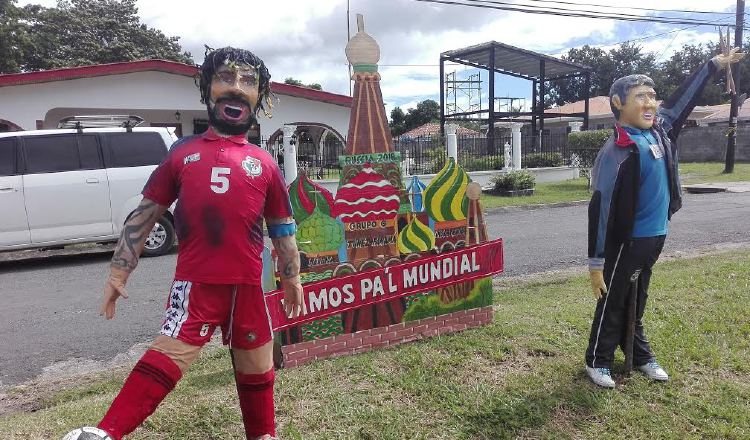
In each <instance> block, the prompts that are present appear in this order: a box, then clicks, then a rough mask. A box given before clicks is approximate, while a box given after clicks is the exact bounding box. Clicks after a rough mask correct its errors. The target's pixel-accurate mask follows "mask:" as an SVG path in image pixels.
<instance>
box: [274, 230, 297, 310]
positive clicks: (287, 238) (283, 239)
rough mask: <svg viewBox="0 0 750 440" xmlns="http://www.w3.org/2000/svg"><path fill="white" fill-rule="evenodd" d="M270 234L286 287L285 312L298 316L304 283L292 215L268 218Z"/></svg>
mask: <svg viewBox="0 0 750 440" xmlns="http://www.w3.org/2000/svg"><path fill="white" fill-rule="evenodd" d="M266 225H268V236H269V237H271V242H272V243H273V247H274V248H275V249H276V254H277V255H278V269H279V275H280V276H281V286H282V287H283V289H284V312H286V315H287V316H288V317H291V318H293V317H296V316H298V315H299V314H300V312H301V311H302V283H301V282H300V278H299V270H300V259H299V250H298V249H297V240H296V238H295V235H294V234H295V232H296V227H295V223H294V219H293V218H292V217H286V218H266Z"/></svg>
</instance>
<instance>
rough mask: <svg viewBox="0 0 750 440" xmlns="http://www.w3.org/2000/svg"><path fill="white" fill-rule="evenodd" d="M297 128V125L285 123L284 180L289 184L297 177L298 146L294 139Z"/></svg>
mask: <svg viewBox="0 0 750 440" xmlns="http://www.w3.org/2000/svg"><path fill="white" fill-rule="evenodd" d="M295 130H297V126H295V125H285V126H284V127H283V131H284V180H285V181H286V184H287V185H289V184H290V183H292V182H293V181H294V179H296V178H297V146H296V145H295V144H296V142H295V141H293V140H292V136H294V132H295Z"/></svg>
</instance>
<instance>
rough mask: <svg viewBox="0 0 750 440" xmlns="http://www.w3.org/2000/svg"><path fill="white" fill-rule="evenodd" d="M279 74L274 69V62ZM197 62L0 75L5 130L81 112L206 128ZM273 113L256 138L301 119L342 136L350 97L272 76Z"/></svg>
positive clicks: (308, 128)
mask: <svg viewBox="0 0 750 440" xmlns="http://www.w3.org/2000/svg"><path fill="white" fill-rule="evenodd" d="M270 70H271V73H272V74H273V67H271V69H270ZM197 71H198V70H197V68H196V67H195V66H193V65H188V64H182V63H177V62H173V61H165V60H142V61H131V62H122V63H112V64H101V65H93V66H81V67H72V68H64V69H55V70H47V71H40V72H26V73H16V74H6V75H0V131H15V130H34V129H48V128H56V127H57V126H58V123H59V122H60V120H62V119H63V118H66V117H70V116H78V115H113V114H117V115H123V114H126V115H136V116H140V117H141V118H143V119H144V123H143V124H142V125H143V126H166V127H173V128H174V129H175V131H176V133H177V134H178V135H191V134H194V133H200V132H202V131H203V130H205V129H206V128H207V125H208V115H207V113H206V107H205V105H204V104H201V102H200V93H199V91H198V88H197V86H196V84H195V75H196V74H197ZM271 89H272V90H273V92H274V94H275V95H276V98H277V100H276V101H275V102H274V106H273V109H272V110H271V111H272V113H273V118H272V119H269V118H267V117H265V116H264V115H263V114H262V113H261V114H260V115H259V118H258V122H259V126H258V127H255V130H254V132H253V133H251V135H250V136H251V137H254V138H260V139H264V140H269V141H271V142H273V141H275V139H277V138H278V137H279V136H281V128H282V126H284V125H287V124H291V125H296V126H297V130H298V132H299V133H302V132H304V135H305V137H306V138H308V139H309V138H312V139H313V141H317V142H320V141H321V140H324V139H325V138H326V137H327V136H328V135H329V134H331V135H333V136H335V137H337V138H338V139H340V140H342V141H343V138H344V136H346V132H347V128H348V126H349V114H350V112H351V106H352V98H351V97H349V96H345V95H339V94H335V93H329V92H324V91H320V90H314V89H310V88H306V87H298V86H293V85H289V84H282V83H276V82H272V84H271Z"/></svg>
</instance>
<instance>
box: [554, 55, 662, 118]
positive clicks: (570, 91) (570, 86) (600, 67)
mask: <svg viewBox="0 0 750 440" xmlns="http://www.w3.org/2000/svg"><path fill="white" fill-rule="evenodd" d="M562 58H563V59H564V60H567V61H571V62H574V63H577V64H582V65H584V66H588V67H591V71H592V74H591V87H590V89H589V93H590V96H606V95H609V88H610V86H611V85H612V83H613V82H614V81H615V80H616V79H617V78H620V77H623V76H625V75H630V74H633V73H643V74H646V75H649V76H650V77H651V78H653V79H654V82H655V83H656V85H657V87H656V91H657V93H659V92H660V90H659V88H660V85H661V83H662V74H661V73H660V70H659V66H658V64H657V62H656V57H655V56H654V55H653V54H650V53H645V52H643V50H642V48H641V47H640V46H637V45H635V44H633V43H623V44H621V45H620V46H618V47H615V48H612V49H610V50H609V51H608V52H605V51H604V50H602V49H600V48H598V47H592V46H588V45H585V46H583V47H581V48H580V49H576V48H573V49H570V50H569V51H568V54H567V55H564V56H563V57H562ZM584 92H585V79H584V77H576V78H569V79H564V80H557V81H552V82H551V83H550V86H549V91H548V93H547V99H546V104H547V106H548V107H550V106H552V105H563V104H565V103H569V102H575V101H580V100H581V99H584V97H585V93H584Z"/></svg>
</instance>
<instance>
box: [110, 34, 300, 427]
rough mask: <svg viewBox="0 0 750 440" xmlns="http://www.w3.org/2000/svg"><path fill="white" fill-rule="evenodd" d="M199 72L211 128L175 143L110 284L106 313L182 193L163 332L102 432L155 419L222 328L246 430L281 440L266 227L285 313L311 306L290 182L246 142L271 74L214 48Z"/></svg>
mask: <svg viewBox="0 0 750 440" xmlns="http://www.w3.org/2000/svg"><path fill="white" fill-rule="evenodd" d="M207 52H208V53H207V54H206V57H205V60H204V62H203V64H202V66H201V67H200V69H199V74H198V75H199V76H198V78H197V79H196V82H197V83H198V86H199V88H200V93H201V101H202V102H204V103H205V104H206V107H207V110H208V115H209V120H210V127H209V129H208V131H206V132H205V133H203V134H199V135H195V136H191V137H187V138H183V139H180V140H178V141H177V142H176V143H175V144H174V145H173V146H172V148H171V149H170V152H169V154H168V155H167V157H166V158H165V159H164V161H163V162H162V163H161V164H160V165H159V167H157V168H156V170H154V172H153V174H152V175H151V178H150V179H149V181H148V183H147V184H146V186H145V188H144V190H143V201H142V202H141V204H140V206H139V207H138V209H136V211H135V212H134V213H133V215H132V216H131V217H130V219H129V220H128V221H127V223H126V224H125V226H124V228H123V232H122V236H121V237H120V240H119V242H118V244H117V247H116V249H115V252H114V255H113V257H112V263H111V266H110V275H109V278H108V280H107V281H106V284H105V287H104V299H103V303H102V307H101V314H102V315H104V316H105V317H106V318H107V319H112V318H113V317H114V315H115V307H116V302H117V300H118V299H119V298H120V297H123V298H127V297H128V295H127V293H126V291H125V284H126V282H127V280H128V277H129V276H130V274H131V273H132V271H133V270H134V269H135V268H136V266H137V264H138V259H139V256H140V254H141V251H142V250H143V247H144V242H145V240H146V237H147V236H148V234H149V232H150V231H151V229H152V227H153V225H154V223H155V221H156V220H157V219H158V218H159V217H160V216H161V215H162V214H163V213H164V212H165V211H166V210H167V208H168V207H169V206H170V205H171V204H172V203H173V202H174V201H175V200H177V207H176V209H175V223H176V229H177V235H178V238H179V242H180V246H179V251H178V255H177V267H176V271H175V278H174V283H173V284H172V288H171V291H170V292H169V299H168V301H167V309H166V315H165V319H164V323H163V324H162V327H161V334H160V335H159V336H157V337H156V339H155V341H154V342H153V344H152V345H151V346H150V348H149V349H148V350H147V351H146V353H145V354H144V355H143V357H142V358H141V359H140V360H139V361H138V363H137V364H136V365H135V367H134V368H133V371H132V372H131V373H130V376H129V377H128V378H127V380H126V381H125V384H124V385H123V387H122V389H121V390H120V393H119V394H118V395H117V397H116V398H115V400H114V402H112V405H111V406H110V408H109V410H108V411H107V413H106V414H105V416H104V418H103V419H102V420H101V422H99V424H98V428H99V429H101V430H104V431H106V432H107V433H108V434H109V436H110V437H112V438H114V439H118V440H119V439H120V438H122V437H123V436H124V435H127V434H129V433H130V432H132V431H133V430H135V429H136V428H137V427H138V426H139V425H140V424H141V423H142V422H143V421H144V420H145V419H146V418H147V417H148V416H149V415H151V414H152V413H153V412H154V411H155V410H156V408H157V406H158V405H159V404H160V403H161V401H162V400H163V399H164V397H166V395H167V394H169V392H171V391H172V389H173V388H174V387H175V385H176V384H177V382H178V381H179V380H180V378H181V377H182V375H183V374H184V373H185V371H186V370H187V369H188V367H189V366H190V365H191V363H192V362H193V361H194V360H195V359H196V358H197V356H198V354H199V352H200V350H201V347H202V346H203V345H204V344H206V343H207V342H208V341H209V340H210V338H211V336H212V335H213V333H214V330H215V329H216V328H217V327H220V328H221V330H222V334H223V342H224V344H227V345H229V349H230V353H231V356H232V364H233V366H234V374H235V381H236V384H237V393H238V395H239V401H240V409H241V412H242V418H243V423H244V427H245V434H246V436H247V438H248V439H256V440H258V439H262V440H269V439H273V438H275V435H276V433H275V420H274V399H273V385H274V370H273V358H272V355H273V350H272V349H273V337H272V336H273V335H272V330H271V324H270V319H269V316H268V312H267V308H266V306H265V302H264V296H263V291H262V289H261V270H262V259H261V251H262V249H263V231H262V229H261V228H262V225H263V222H264V221H265V223H266V225H268V235H269V237H270V238H271V241H272V243H273V245H274V247H275V249H276V253H277V254H278V269H279V273H280V275H281V285H282V287H283V288H284V292H285V293H284V295H285V296H284V309H285V310H284V311H285V313H286V314H287V315H288V316H291V317H294V316H297V315H298V314H299V312H300V309H301V303H302V285H301V283H300V279H299V270H300V259H299V252H298V251H297V244H296V241H295V230H296V226H295V222H294V219H293V218H292V208H291V205H290V203H289V195H288V193H287V188H286V185H285V183H284V178H283V176H282V174H281V171H280V170H279V167H278V166H277V165H276V163H275V162H274V160H273V159H272V158H271V156H270V155H269V154H268V153H267V152H265V151H264V150H263V149H261V148H259V147H258V146H256V145H252V144H249V143H248V141H247V137H246V136H247V132H248V129H249V128H250V127H251V126H252V124H253V123H254V122H255V121H256V115H257V113H258V111H259V110H263V111H264V112H266V110H267V107H270V97H271V90H270V77H271V76H270V74H269V72H268V69H267V68H266V66H265V65H264V63H263V61H262V60H261V59H260V58H258V57H257V56H255V55H254V54H253V53H251V52H249V51H246V50H242V49H235V48H231V47H225V48H222V49H217V50H214V51H210V52H209V51H207Z"/></svg>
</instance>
